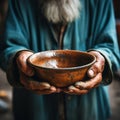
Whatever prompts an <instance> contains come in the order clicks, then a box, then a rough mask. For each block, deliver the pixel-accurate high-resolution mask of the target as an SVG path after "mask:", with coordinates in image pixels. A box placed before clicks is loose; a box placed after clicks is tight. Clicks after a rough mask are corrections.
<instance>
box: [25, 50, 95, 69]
mask: <svg viewBox="0 0 120 120" xmlns="http://www.w3.org/2000/svg"><path fill="white" fill-rule="evenodd" d="M52 51H53V52H54V51H67V52H70V51H72V52H78V53H83V54H87V55H88V54H89V55H90V56H92V57H93V61H92V62H90V63H88V64H86V65H82V66H76V67H66V68H51V67H42V66H38V65H34V64H32V63H31V61H30V59H31V57H32V56H34V55H36V54H39V53H45V52H52ZM95 62H96V57H95V56H94V55H92V54H90V53H88V52H85V51H80V50H68V49H67V50H64V49H63V50H46V51H41V52H37V53H33V54H32V55H30V56H29V57H28V58H27V63H28V64H29V65H30V66H31V67H33V68H41V69H48V70H77V69H80V68H85V67H87V66H91V65H93V64H94V63H95Z"/></svg>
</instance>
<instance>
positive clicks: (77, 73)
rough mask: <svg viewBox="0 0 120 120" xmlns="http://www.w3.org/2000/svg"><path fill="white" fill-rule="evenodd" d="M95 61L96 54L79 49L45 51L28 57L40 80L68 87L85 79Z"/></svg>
mask: <svg viewBox="0 0 120 120" xmlns="http://www.w3.org/2000/svg"><path fill="white" fill-rule="evenodd" d="M95 61H96V58H95V56H93V55H91V54H89V53H87V52H81V51H77V50H49V51H43V52H38V53H34V54H33V55H31V56H30V57H29V58H28V59H27V62H28V64H29V65H30V66H31V67H33V69H34V70H35V75H36V76H37V78H38V80H39V81H47V82H49V83H50V84H51V85H54V86H56V87H67V86H69V85H71V84H74V83H75V82H77V81H81V80H84V79H85V78H86V76H87V70H88V69H89V68H90V67H91V66H92V65H93V64H94V63H95Z"/></svg>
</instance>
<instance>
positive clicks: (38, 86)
mask: <svg viewBox="0 0 120 120" xmlns="http://www.w3.org/2000/svg"><path fill="white" fill-rule="evenodd" d="M89 53H90V54H93V55H94V56H95V57H96V62H95V63H94V64H93V65H92V67H91V68H90V69H89V70H88V72H87V74H88V77H89V80H87V81H85V82H83V81H79V82H76V83H75V84H74V85H71V86H68V87H67V88H63V89H61V88H56V87H55V86H52V85H50V84H49V83H47V82H37V81H35V80H33V77H32V76H34V70H33V69H32V68H31V67H30V66H28V64H27V58H28V57H29V56H30V55H32V54H33V53H32V52H30V51H21V52H19V56H18V57H17V58H16V62H17V65H18V69H19V74H20V82H21V83H22V84H23V86H24V87H25V88H26V89H28V90H31V91H33V92H35V93H37V94H52V93H59V92H65V93H68V94H74V95H81V94H86V93H88V92H89V91H90V90H91V89H93V88H95V87H97V86H98V85H99V84H100V83H101V81H102V72H103V70H104V66H105V58H104V57H103V56H102V55H101V54H100V53H99V52H97V51H90V52H89Z"/></svg>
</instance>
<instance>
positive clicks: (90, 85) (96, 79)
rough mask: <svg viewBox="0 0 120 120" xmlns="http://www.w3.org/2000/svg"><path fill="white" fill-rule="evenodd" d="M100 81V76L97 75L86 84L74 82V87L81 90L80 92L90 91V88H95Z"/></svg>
mask: <svg viewBox="0 0 120 120" xmlns="http://www.w3.org/2000/svg"><path fill="white" fill-rule="evenodd" d="M101 81H102V74H101V73H99V74H97V76H96V77H94V78H92V79H90V80H88V81H86V82H81V81H80V82H76V83H75V86H76V87H77V88H79V89H82V90H83V89H85V90H86V89H87V90H90V89H92V88H95V87H97V86H98V85H99V84H100V83H101Z"/></svg>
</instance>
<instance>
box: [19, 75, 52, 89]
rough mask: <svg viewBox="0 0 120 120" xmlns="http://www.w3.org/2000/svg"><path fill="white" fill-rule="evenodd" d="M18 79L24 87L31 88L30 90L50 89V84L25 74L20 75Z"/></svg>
mask: <svg viewBox="0 0 120 120" xmlns="http://www.w3.org/2000/svg"><path fill="white" fill-rule="evenodd" d="M20 81H21V83H22V84H23V85H24V87H25V88H27V89H31V90H37V89H38V90H44V89H50V87H51V86H50V84H48V83H46V82H37V81H35V80H33V79H32V78H30V77H28V76H26V75H21V76H20Z"/></svg>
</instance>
